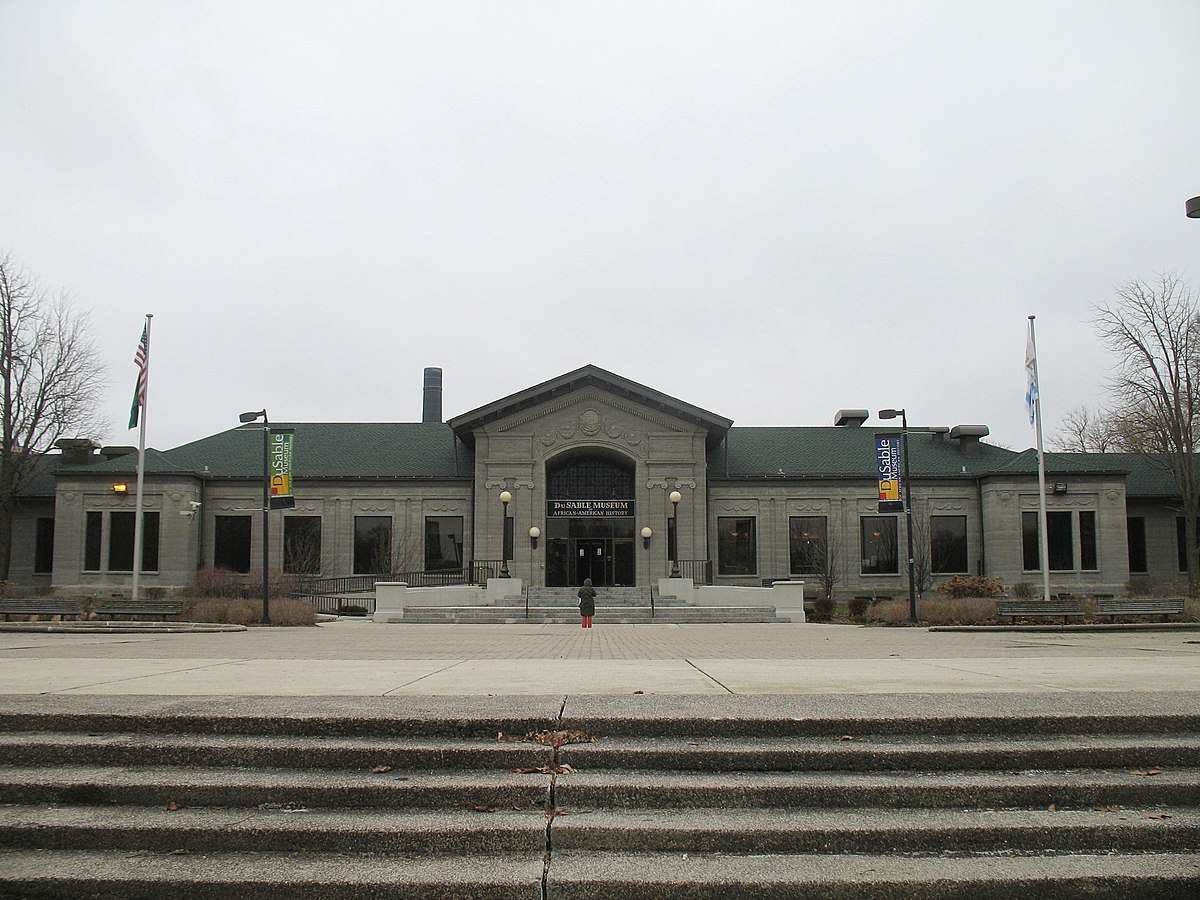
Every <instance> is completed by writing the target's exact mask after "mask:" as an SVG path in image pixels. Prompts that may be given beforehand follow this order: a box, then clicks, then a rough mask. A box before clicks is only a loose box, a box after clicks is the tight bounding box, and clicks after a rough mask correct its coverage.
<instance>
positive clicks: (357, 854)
mask: <svg viewBox="0 0 1200 900" xmlns="http://www.w3.org/2000/svg"><path fill="white" fill-rule="evenodd" d="M71 699H73V698H62V700H63V706H64V709H63V711H61V712H37V711H32V710H31V711H29V712H21V711H20V709H19V708H15V707H14V704H13V703H8V704H7V705H6V706H5V710H6V712H5V713H4V714H2V715H0V897H45V898H50V897H54V898H83V897H87V898H108V897H112V898H121V900H135V898H172V900H176V898H179V897H189V898H191V897H199V898H218V897H219V898H231V897H232V898H237V897H255V898H265V900H273V898H280V900H283V898H287V900H306V898H317V897H321V898H330V897H332V898H351V897H355V898H358V897H370V898H399V897H405V898H433V897H438V898H445V897H481V898H482V897H487V898H508V897H519V898H526V900H538V898H550V900H560V898H596V897H620V898H626V900H627V898H634V897H654V898H656V900H673V898H689V900H692V898H718V897H730V896H734V897H737V896H754V897H780V898H782V897H788V898H793V897H801V898H804V897H813V898H815V897H821V898H851V897H853V898H899V897H904V898H971V900H989V898H1005V900H1009V898H1013V897H1020V898H1036V897H1055V898H1060V897H1066V898H1073V897H1088V898H1097V897H1103V898H1129V897H1149V896H1156V897H1185V896H1187V897H1191V896H1197V895H1200V716H1184V715H1171V714H1157V715H1149V716H1141V715H1138V716H1132V715H1106V714H1070V715H1061V716H1059V715H1053V714H1049V713H1047V714H1036V715H1034V714H1031V715H1024V716H1012V715H1003V714H996V715H989V714H986V713H984V714H980V715H963V714H961V712H960V713H959V714H956V715H955V716H953V717H945V716H929V717H925V716H911V715H908V714H906V713H904V712H903V711H901V712H898V713H896V714H894V715H891V714H886V713H879V714H875V715H869V716H856V717H853V718H851V717H849V716H846V717H842V716H839V715H838V714H836V713H834V714H825V715H819V716H814V715H809V714H806V712H805V710H804V708H803V705H802V702H800V701H796V702H795V703H793V704H792V705H791V707H785V708H791V709H792V713H793V714H790V715H789V714H786V712H785V713H782V714H781V713H780V712H779V709H780V705H779V704H778V703H777V704H775V706H774V707H771V708H769V709H766V708H764V711H761V712H758V713H756V712H755V711H754V710H755V709H756V708H760V707H761V704H759V703H758V701H757V699H756V698H745V697H735V698H728V699H729V700H730V701H731V702H732V701H737V706H736V708H738V709H741V713H740V714H728V713H730V711H731V710H732V709H734V708H735V707H730V708H729V709H725V708H722V709H717V710H714V709H712V708H710V707H706V706H705V702H706V701H704V700H702V699H701V698H689V699H686V700H685V701H681V703H680V704H679V705H678V707H677V708H679V709H683V710H684V711H683V712H675V713H673V714H671V715H656V714H655V713H654V711H653V706H646V705H643V706H641V707H638V709H640V710H641V713H640V714H639V715H623V714H621V713H620V712H619V711H615V710H618V709H619V706H618V705H615V704H612V703H610V704H608V707H607V709H606V710H602V711H601V712H594V711H593V712H590V713H589V712H588V711H587V706H588V704H587V703H583V704H580V706H581V707H582V712H581V713H580V714H578V715H572V714H570V713H566V714H562V713H560V715H559V716H558V717H557V718H555V717H553V716H548V717H540V716H531V715H520V714H517V715H512V714H505V713H504V712H503V711H497V710H495V709H492V710H489V709H487V708H484V707H486V706H487V703H486V702H485V701H486V698H480V700H479V706H480V708H479V709H478V710H476V711H474V712H472V711H471V710H470V709H469V708H468V707H467V706H466V705H463V704H460V706H459V708H458V709H456V710H453V711H451V712H448V713H447V712H444V711H441V712H440V711H438V710H437V709H436V708H432V707H429V706H426V707H419V708H418V707H416V706H413V705H412V703H413V702H414V701H406V702H408V703H409V704H410V705H409V706H406V705H404V703H402V702H400V701H395V702H394V703H389V702H388V701H387V698H383V699H382V700H381V699H380V698H375V699H374V700H372V701H370V703H369V705H360V706H356V705H354V704H353V703H350V702H349V701H348V702H347V705H346V706H345V707H337V706H336V704H330V703H321V702H320V701H311V704H310V708H309V710H308V711H307V712H303V713H300V712H295V709H293V711H292V714H289V715H284V714H281V712H282V711H283V710H282V708H281V704H283V701H282V700H281V699H280V698H273V699H268V700H262V701H237V703H236V704H234V703H231V702H230V701H221V702H213V703H211V704H209V705H208V707H207V708H201V705H200V704H199V703H198V702H197V701H191V702H190V703H191V705H190V706H187V704H183V705H184V706H187V710H188V711H187V712H179V711H178V705H179V701H174V703H175V704H176V705H175V706H173V705H172V702H171V701H167V700H161V701H159V702H158V703H157V704H154V703H151V702H149V698H147V702H145V703H143V704H141V706H140V707H139V705H138V704H136V703H130V704H129V707H130V710H131V711H130V712H127V713H110V712H103V711H91V712H89V711H88V709H89V708H90V707H88V705H87V703H86V702H84V700H79V701H78V703H77V704H76V705H74V706H72V705H71V704H70V703H68V702H67V701H68V700H71ZM619 699H620V701H621V703H626V702H628V703H630V704H632V701H633V700H634V699H636V700H641V701H645V702H647V703H649V702H651V701H652V698H649V697H645V698H619ZM677 699H678V698H677ZM835 699H836V698H835ZM885 699H886V698H885ZM423 702H425V703H426V704H428V703H429V701H428V700H425V701H423ZM293 704H294V701H293ZM27 705H28V704H27ZM538 705H539V704H536V703H533V702H531V700H530V698H525V700H523V701H516V702H512V703H511V705H510V707H509V708H510V709H518V708H520V707H521V706H524V708H526V709H534V708H537V707H538ZM572 705H574V704H570V703H568V704H564V708H565V707H569V706H572ZM600 705H601V706H603V704H600ZM955 707H956V708H957V709H961V704H955ZM631 708H632V707H631ZM205 709H207V711H205ZM689 710H690V711H689ZM538 733H540V737H541V740H542V741H543V742H542V743H538V742H533V741H516V742H514V741H509V740H504V741H501V740H498V739H497V737H498V735H499V734H503V735H506V736H525V735H530V734H538ZM588 737H594V740H593V741H587V742H583V741H586V739H587V738H588ZM555 745H559V746H555ZM515 770H532V771H522V772H518V771H515Z"/></svg>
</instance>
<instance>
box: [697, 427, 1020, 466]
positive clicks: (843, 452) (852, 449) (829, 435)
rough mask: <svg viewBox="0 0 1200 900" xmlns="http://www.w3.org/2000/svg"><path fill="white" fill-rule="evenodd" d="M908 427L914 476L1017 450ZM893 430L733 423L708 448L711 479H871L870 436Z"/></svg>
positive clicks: (1003, 457)
mask: <svg viewBox="0 0 1200 900" xmlns="http://www.w3.org/2000/svg"><path fill="white" fill-rule="evenodd" d="M918 430H919V429H917V428H916V426H914V427H913V429H911V430H910V432H909V439H908V440H909V455H910V457H911V458H910V459H909V465H910V467H911V470H912V475H913V477H914V478H915V477H922V476H948V477H949V476H955V475H957V476H959V477H962V476H963V474H964V473H965V474H967V475H972V476H974V475H981V474H985V473H987V472H991V471H994V470H995V469H998V468H1001V467H1003V466H1004V465H1005V464H1007V463H1008V462H1010V461H1011V460H1012V458H1013V457H1015V456H1017V454H1015V453H1013V451H1011V450H1005V449H1003V448H1001V447H995V446H992V445H991V444H984V443H981V444H980V445H979V450H980V453H979V455H978V456H967V455H966V454H964V453H963V452H962V450H961V449H960V445H959V442H958V441H957V440H955V439H952V438H949V437H943V438H942V440H941V441H940V442H935V441H934V439H933V437H932V436H931V435H928V434H916V433H913V432H914V431H918ZM896 432H897V429H886V428H879V429H876V428H846V427H796V428H771V427H746V428H738V427H734V428H731V429H729V433H728V435H727V439H726V441H725V442H723V443H722V444H721V445H720V446H718V447H716V448H715V449H713V450H711V451H709V454H708V474H709V477H710V478H721V477H724V476H725V475H726V474H728V475H729V477H731V478H753V477H772V476H774V477H776V478H777V477H779V476H780V475H783V476H787V477H792V478H819V477H824V478H874V477H875V476H876V468H875V436H876V435H877V434H895V433H896Z"/></svg>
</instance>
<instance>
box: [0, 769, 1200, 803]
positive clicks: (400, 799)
mask: <svg viewBox="0 0 1200 900" xmlns="http://www.w3.org/2000/svg"><path fill="white" fill-rule="evenodd" d="M1134 771H1137V770H1129V771H1126V770H1117V769H1090V770H1085V771H1071V770H1065V771H1053V770H1052V771H1040V770H1026V771H1020V772H1016V773H1012V772H1007V771H1005V772H997V771H961V772H960V771H934V772H920V773H919V777H918V776H915V775H914V773H912V772H909V771H902V772H839V771H828V772H821V771H816V772H754V771H749V772H730V771H719V772H713V771H699V772H696V771H686V772H679V771H643V770H628V769H611V770H610V769H596V770H587V771H578V770H577V771H574V772H572V773H570V774H569V775H563V776H560V777H558V778H556V779H554V783H553V785H551V784H550V778H549V777H548V776H546V775H542V774H534V773H531V774H517V773H514V772H511V771H501V772H484V771H469V772H459V771H451V772H440V771H433V772H428V771H421V770H411V769H394V770H392V771H389V772H385V773H374V772H330V771H328V770H321V771H315V772H314V771H311V770H307V769H292V770H286V769H285V770H275V769H239V768H201V767H191V766H189V767H183V766H179V767H176V766H149V767H141V766H128V767H123V768H119V767H107V766H73V765H64V766H60V767H58V768H57V769H55V770H54V771H51V772H47V771H45V770H44V769H41V768H22V767H11V766H5V767H0V803H35V802H48V803H67V804H72V803H73V804H80V803H115V804H124V805H131V804H142V805H146V806H165V805H169V804H171V803H175V804H176V805H180V806H260V805H262V804H279V805H283V806H302V807H305V808H311V807H322V808H334V807H349V808H356V809H359V808H400V807H411V808H419V809H429V808H442V809H451V808H457V809H472V808H474V807H476V806H489V807H496V808H506V809H509V808H513V809H517V808H519V809H527V808H530V807H539V806H542V805H544V804H546V803H547V802H552V803H553V805H555V806H556V807H559V808H566V809H590V808H595V807H605V808H613V809H632V808H644V809H663V808H671V807H722V808H728V809H735V808H746V807H797V806H801V807H814V806H815V807H853V806H878V807H893V806H904V807H935V808H945V807H1017V806H1022V807H1035V808H1036V807H1046V806H1049V805H1051V804H1053V805H1055V806H1056V807H1059V808H1062V809H1068V808H1071V809H1079V808H1086V807H1090V806H1093V805H1129V804H1135V805H1139V806H1150V805H1157V804H1168V803H1178V804H1183V805H1188V804H1191V805H1200V770H1197V769H1186V768H1172V769H1169V770H1166V771H1163V772H1162V774H1160V775H1157V776H1153V777H1148V776H1140V775H1135V774H1133V772H1134ZM551 790H552V791H553V793H548V792H549V791H551Z"/></svg>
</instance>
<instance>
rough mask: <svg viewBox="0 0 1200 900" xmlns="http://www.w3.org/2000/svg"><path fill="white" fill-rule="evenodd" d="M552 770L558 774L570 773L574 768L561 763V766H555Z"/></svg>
mask: <svg viewBox="0 0 1200 900" xmlns="http://www.w3.org/2000/svg"><path fill="white" fill-rule="evenodd" d="M554 771H555V772H557V773H558V774H560V775H570V774H571V773H572V772H574V771H575V770H574V769H572V768H571V767H570V766H568V765H567V764H566V763H563V764H562V765H561V766H555V767H554Z"/></svg>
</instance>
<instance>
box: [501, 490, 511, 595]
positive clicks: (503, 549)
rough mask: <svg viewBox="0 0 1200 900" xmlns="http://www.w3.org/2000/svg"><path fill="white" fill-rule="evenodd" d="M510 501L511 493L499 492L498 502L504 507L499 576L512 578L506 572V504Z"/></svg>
mask: <svg viewBox="0 0 1200 900" xmlns="http://www.w3.org/2000/svg"><path fill="white" fill-rule="evenodd" d="M511 502H512V494H510V493H509V492H508V491H501V492H500V503H501V504H502V505H503V507H504V519H503V521H502V522H501V529H500V577H501V578H512V575H510V574H509V572H508V504H509V503H511Z"/></svg>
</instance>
